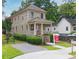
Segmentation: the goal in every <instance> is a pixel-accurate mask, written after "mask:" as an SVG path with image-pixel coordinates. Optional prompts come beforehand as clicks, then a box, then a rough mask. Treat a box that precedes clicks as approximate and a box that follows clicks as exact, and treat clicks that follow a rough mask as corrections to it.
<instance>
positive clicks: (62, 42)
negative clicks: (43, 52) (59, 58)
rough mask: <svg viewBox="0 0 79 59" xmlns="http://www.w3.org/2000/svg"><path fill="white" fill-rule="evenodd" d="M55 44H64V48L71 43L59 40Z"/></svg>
mask: <svg viewBox="0 0 79 59" xmlns="http://www.w3.org/2000/svg"><path fill="white" fill-rule="evenodd" d="M56 44H57V45H60V46H64V47H66V48H68V47H71V44H70V43H68V42H64V41H60V42H58V43H56Z"/></svg>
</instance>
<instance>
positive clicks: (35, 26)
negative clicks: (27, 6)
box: [34, 23, 37, 35]
mask: <svg viewBox="0 0 79 59" xmlns="http://www.w3.org/2000/svg"><path fill="white" fill-rule="evenodd" d="M36 32H37V31H36V23H34V35H36Z"/></svg>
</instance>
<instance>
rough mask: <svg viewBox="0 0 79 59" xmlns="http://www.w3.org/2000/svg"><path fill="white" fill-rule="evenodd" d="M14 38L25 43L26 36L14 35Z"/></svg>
mask: <svg viewBox="0 0 79 59" xmlns="http://www.w3.org/2000/svg"><path fill="white" fill-rule="evenodd" d="M14 38H15V39H17V40H21V41H26V35H22V34H14Z"/></svg>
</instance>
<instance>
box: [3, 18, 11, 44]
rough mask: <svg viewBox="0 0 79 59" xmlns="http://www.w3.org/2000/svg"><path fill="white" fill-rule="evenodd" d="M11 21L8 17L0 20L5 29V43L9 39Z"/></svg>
mask: <svg viewBox="0 0 79 59" xmlns="http://www.w3.org/2000/svg"><path fill="white" fill-rule="evenodd" d="M11 25H12V23H11V21H10V19H8V18H7V19H5V20H2V29H4V30H5V31H6V40H7V43H8V41H9V32H10V30H11Z"/></svg>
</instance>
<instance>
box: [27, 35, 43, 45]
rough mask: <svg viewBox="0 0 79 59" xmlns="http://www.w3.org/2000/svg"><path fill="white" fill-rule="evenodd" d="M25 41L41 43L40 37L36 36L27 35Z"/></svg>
mask: <svg viewBox="0 0 79 59" xmlns="http://www.w3.org/2000/svg"><path fill="white" fill-rule="evenodd" d="M26 41H27V42H29V43H32V44H37V45H39V44H42V38H41V37H38V36H27V39H26Z"/></svg>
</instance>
